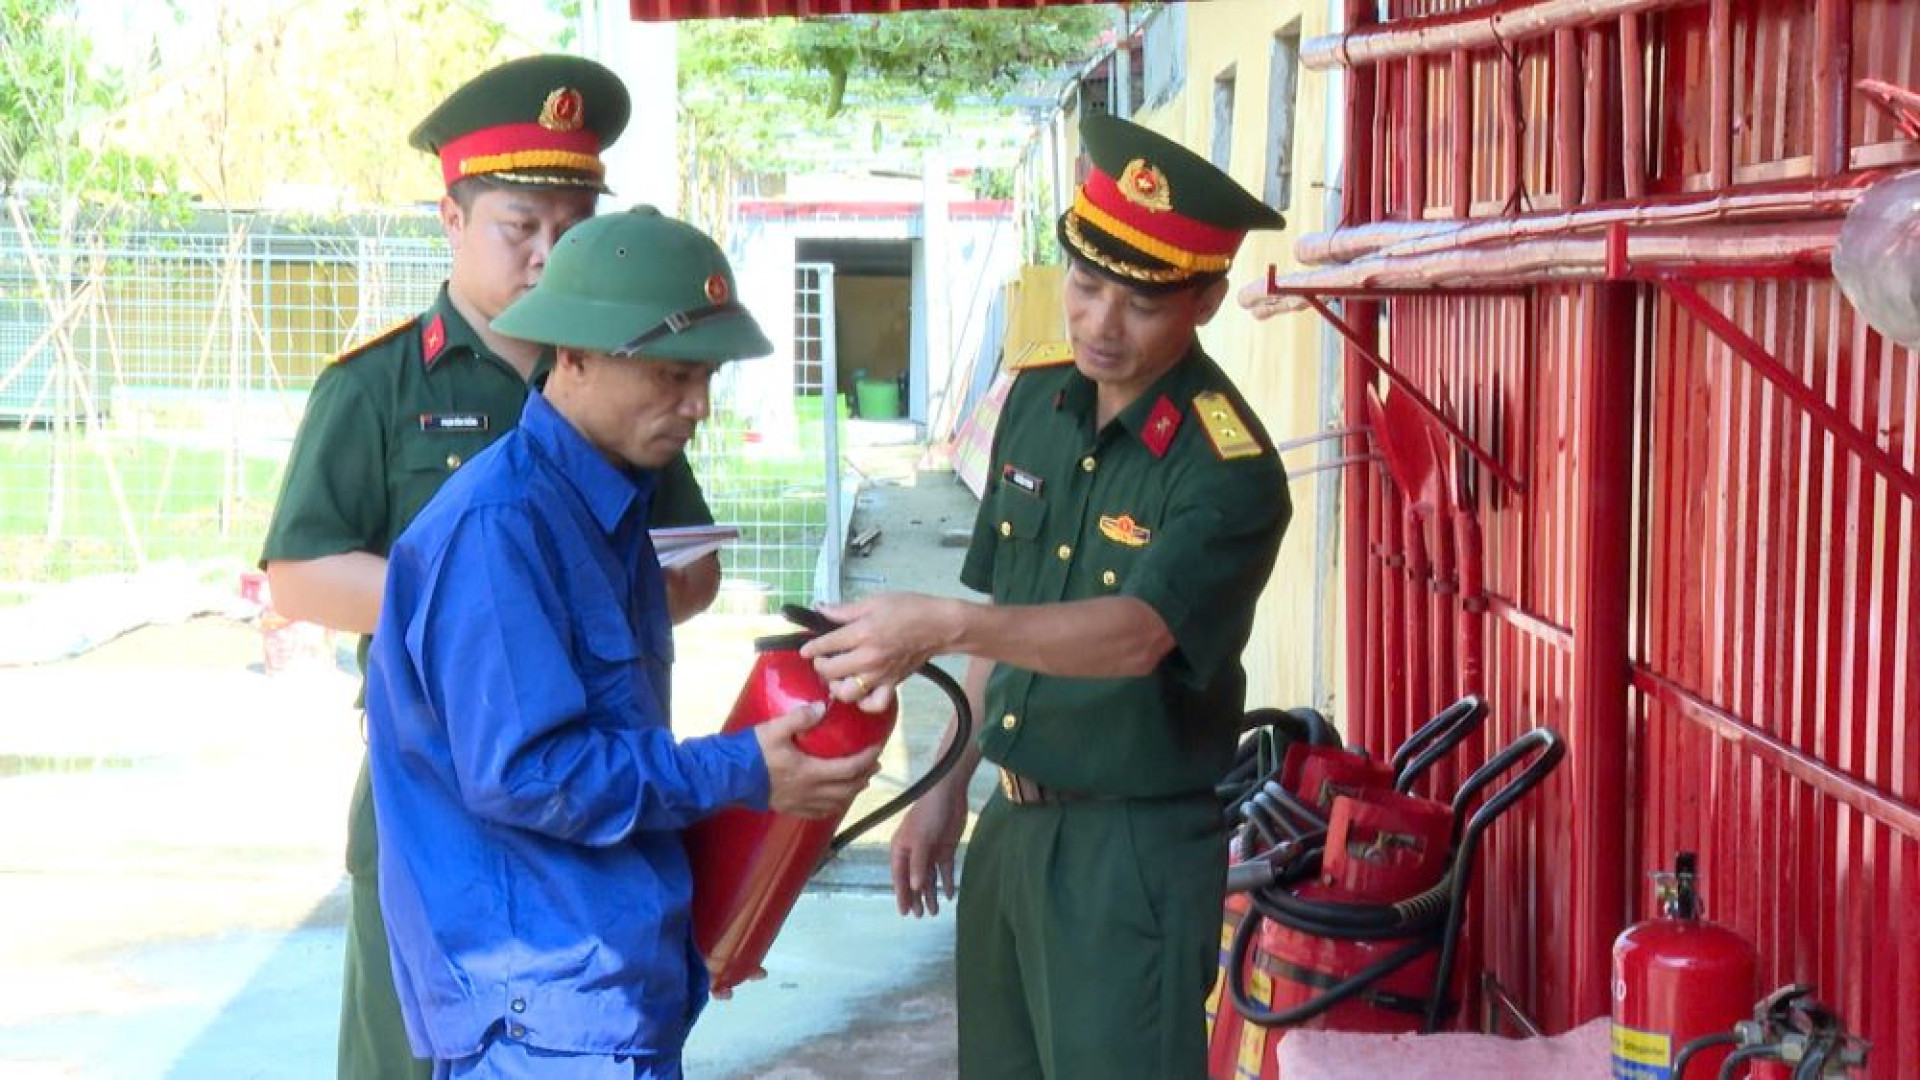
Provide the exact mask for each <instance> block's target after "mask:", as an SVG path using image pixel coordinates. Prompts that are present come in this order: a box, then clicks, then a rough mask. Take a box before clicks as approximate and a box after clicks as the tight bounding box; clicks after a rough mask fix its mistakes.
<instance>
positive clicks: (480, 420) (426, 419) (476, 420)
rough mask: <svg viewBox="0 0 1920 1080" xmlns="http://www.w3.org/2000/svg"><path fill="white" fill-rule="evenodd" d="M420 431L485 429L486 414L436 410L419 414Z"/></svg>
mask: <svg viewBox="0 0 1920 1080" xmlns="http://www.w3.org/2000/svg"><path fill="white" fill-rule="evenodd" d="M420 430H421V431H457V432H469V431H485V430H487V414H486V413H471V412H436V413H421V414H420Z"/></svg>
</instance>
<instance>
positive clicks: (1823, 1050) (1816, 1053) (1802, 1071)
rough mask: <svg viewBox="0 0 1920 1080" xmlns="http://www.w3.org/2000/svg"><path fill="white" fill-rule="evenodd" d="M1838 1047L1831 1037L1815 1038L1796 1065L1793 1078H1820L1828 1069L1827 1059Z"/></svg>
mask: <svg viewBox="0 0 1920 1080" xmlns="http://www.w3.org/2000/svg"><path fill="white" fill-rule="evenodd" d="M1837 1049H1838V1047H1836V1046H1835V1045H1834V1044H1833V1042H1832V1041H1831V1040H1830V1039H1815V1040H1814V1042H1813V1046H1812V1047H1811V1048H1809V1049H1808V1050H1807V1054H1806V1056H1805V1057H1803V1058H1801V1059H1800V1064H1799V1065H1796V1066H1794V1070H1793V1080H1820V1074H1821V1073H1823V1072H1826V1071H1827V1059H1828V1058H1830V1057H1832V1056H1833V1053H1834V1051H1835V1050H1837Z"/></svg>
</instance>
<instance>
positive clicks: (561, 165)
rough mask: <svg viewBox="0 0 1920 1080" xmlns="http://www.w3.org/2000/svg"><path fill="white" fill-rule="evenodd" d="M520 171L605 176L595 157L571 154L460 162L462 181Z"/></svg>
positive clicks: (532, 153)
mask: <svg viewBox="0 0 1920 1080" xmlns="http://www.w3.org/2000/svg"><path fill="white" fill-rule="evenodd" d="M522 169H569V170H571V171H573V172H583V173H586V174H587V175H589V176H592V177H593V178H594V179H596V180H598V179H600V178H601V177H604V176H606V175H607V167H606V165H604V164H602V163H601V161H600V159H599V158H598V157H596V156H594V155H592V154H581V153H576V152H574V151H572V150H515V151H512V152H511V153H506V154H482V155H480V156H478V157H470V158H461V159H460V175H461V176H462V177H468V176H485V175H488V174H490V173H504V172H519V171H520V170H522Z"/></svg>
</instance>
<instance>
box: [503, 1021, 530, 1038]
mask: <svg viewBox="0 0 1920 1080" xmlns="http://www.w3.org/2000/svg"><path fill="white" fill-rule="evenodd" d="M507 1034H509V1035H511V1036H513V1037H514V1038H516V1039H524V1038H526V1037H527V1029H526V1028H523V1027H521V1026H520V1025H519V1024H515V1025H513V1027H511V1028H509V1029H508V1030H507Z"/></svg>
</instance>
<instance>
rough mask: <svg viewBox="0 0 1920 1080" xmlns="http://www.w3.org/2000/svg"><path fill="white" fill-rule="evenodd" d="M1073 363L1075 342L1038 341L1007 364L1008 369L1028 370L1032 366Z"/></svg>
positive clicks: (1040, 366)
mask: <svg viewBox="0 0 1920 1080" xmlns="http://www.w3.org/2000/svg"><path fill="white" fill-rule="evenodd" d="M1071 363H1073V343H1072V342H1070V341H1036V342H1034V343H1033V344H1031V345H1029V346H1027V347H1026V348H1025V349H1022V350H1021V351H1020V355H1019V356H1017V357H1015V358H1014V360H1013V362H1012V363H1010V364H1008V365H1007V370H1008V371H1026V370H1028V369H1030V368H1043V367H1059V366H1060V365H1061V364H1071Z"/></svg>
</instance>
